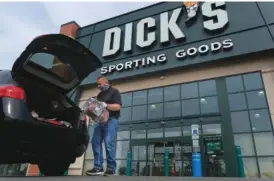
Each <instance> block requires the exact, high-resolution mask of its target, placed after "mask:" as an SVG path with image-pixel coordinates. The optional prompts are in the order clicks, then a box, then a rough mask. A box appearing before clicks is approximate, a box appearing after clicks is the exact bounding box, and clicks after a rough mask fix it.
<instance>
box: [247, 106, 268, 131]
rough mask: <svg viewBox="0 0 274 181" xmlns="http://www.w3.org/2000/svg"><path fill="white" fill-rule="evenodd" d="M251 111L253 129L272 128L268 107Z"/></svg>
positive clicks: (263, 129) (265, 129) (264, 129)
mask: <svg viewBox="0 0 274 181" xmlns="http://www.w3.org/2000/svg"><path fill="white" fill-rule="evenodd" d="M249 113H250V119H251V124H252V130H253V131H269V130H271V122H270V115H269V113H268V110H267V109H261V110H252V111H250V112H249Z"/></svg>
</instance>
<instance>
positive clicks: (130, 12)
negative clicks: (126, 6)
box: [77, 2, 166, 31]
mask: <svg viewBox="0 0 274 181" xmlns="http://www.w3.org/2000/svg"><path fill="white" fill-rule="evenodd" d="M163 3H166V2H158V3H155V4H151V5H149V6H145V7H143V8H139V9H136V10H133V11H129V12H127V13H123V14H120V15H117V16H113V17H111V18H108V19H105V20H102V21H98V22H95V23H93V24H89V25H86V26H83V27H80V28H79V29H84V28H87V27H89V26H93V25H96V24H98V23H103V22H105V21H108V20H112V19H115V18H118V17H121V16H125V15H128V14H130V13H134V12H137V11H140V10H143V9H147V8H151V7H153V6H156V5H159V4H163ZM79 29H78V30H79ZM78 30H77V31H78Z"/></svg>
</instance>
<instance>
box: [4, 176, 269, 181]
mask: <svg viewBox="0 0 274 181" xmlns="http://www.w3.org/2000/svg"><path fill="white" fill-rule="evenodd" d="M40 180H42V181H203V180H204V181H234V180H235V181H237V180H250V181H261V180H262V181H263V180H266V181H268V180H269V181H270V180H271V181H273V179H259V178H257V179H255V178H254V179H246V178H227V177H224V178H223V177H218V178H216V177H206V178H205V177H203V178H193V177H142V176H139V177H133V176H132V177H126V176H111V177H104V176H90V177H88V176H64V177H0V181H40Z"/></svg>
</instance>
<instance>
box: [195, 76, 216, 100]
mask: <svg viewBox="0 0 274 181" xmlns="http://www.w3.org/2000/svg"><path fill="white" fill-rule="evenodd" d="M199 93H200V96H201V97H205V96H212V95H216V94H217V90H216V83H215V80H206V81H201V82H199Z"/></svg>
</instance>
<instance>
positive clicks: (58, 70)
mask: <svg viewBox="0 0 274 181" xmlns="http://www.w3.org/2000/svg"><path fill="white" fill-rule="evenodd" d="M62 58H63V59H61V58H59V57H57V56H55V55H52V54H49V53H44V52H39V53H36V54H33V55H32V56H31V57H30V58H29V61H28V62H27V65H29V66H32V67H36V68H38V69H41V71H49V72H51V73H52V74H53V75H54V76H55V77H56V78H58V79H60V80H61V81H63V82H65V83H68V82H70V81H72V80H73V79H75V78H76V77H77V74H76V72H75V71H74V69H73V68H72V67H71V66H70V65H69V64H66V63H63V62H69V59H70V58H69V57H65V58H64V57H62Z"/></svg>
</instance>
